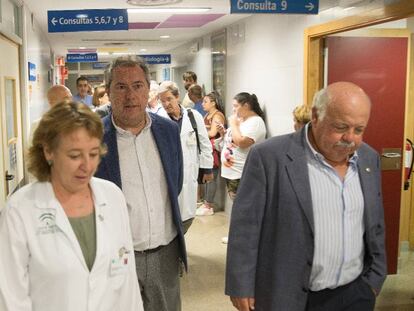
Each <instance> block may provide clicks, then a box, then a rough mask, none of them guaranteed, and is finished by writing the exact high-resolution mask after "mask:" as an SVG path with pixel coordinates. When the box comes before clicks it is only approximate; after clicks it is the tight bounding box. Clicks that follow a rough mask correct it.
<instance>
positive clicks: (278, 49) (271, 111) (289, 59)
mask: <svg viewBox="0 0 414 311" xmlns="http://www.w3.org/2000/svg"><path fill="white" fill-rule="evenodd" d="M306 20H307V18H306V17H305V18H304V17H302V16H287V15H277V16H276V15H256V16H253V17H250V18H247V19H245V20H244V27H243V25H241V27H239V28H244V35H245V38H244V40H243V38H242V39H241V40H240V42H234V40H232V39H231V36H232V35H233V34H232V31H231V27H230V28H229V29H228V43H227V79H226V81H227V91H226V94H227V98H226V105H227V106H226V111H231V102H232V98H233V97H234V95H236V94H237V93H240V92H249V93H254V94H256V95H257V97H258V99H259V103H260V104H261V106H262V108H263V109H264V110H265V112H266V119H267V120H266V121H267V127H268V131H269V134H270V135H271V136H274V135H278V134H283V133H287V132H291V131H292V130H293V122H292V110H293V108H294V107H295V106H296V105H298V104H301V103H302V102H301V101H302V89H303V29H304V28H305V26H306ZM240 23H243V22H240ZM240 23H239V24H240ZM241 35H242V34H241Z"/></svg>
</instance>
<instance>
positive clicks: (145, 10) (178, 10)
mask: <svg viewBox="0 0 414 311" xmlns="http://www.w3.org/2000/svg"><path fill="white" fill-rule="evenodd" d="M210 10H211V8H204V7H194V8H188V7H176V8H133V9H127V11H128V13H202V12H207V11H210Z"/></svg>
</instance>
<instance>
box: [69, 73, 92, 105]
mask: <svg viewBox="0 0 414 311" xmlns="http://www.w3.org/2000/svg"><path fill="white" fill-rule="evenodd" d="M88 85H89V82H88V79H87V78H86V77H84V76H80V77H79V78H77V79H76V88H77V90H78V94H76V95H75V96H73V101H75V102H80V103H84V104H85V105H87V106H89V107H90V108H92V106H93V105H92V95H89V94H88V89H89V86H88Z"/></svg>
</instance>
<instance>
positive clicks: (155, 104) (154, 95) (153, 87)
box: [147, 80, 169, 118]
mask: <svg viewBox="0 0 414 311" xmlns="http://www.w3.org/2000/svg"><path fill="white" fill-rule="evenodd" d="M158 88H159V85H158V83H157V81H154V80H151V82H150V91H149V95H148V107H147V111H148V112H152V113H155V114H157V115H159V116H161V117H164V118H169V117H168V113H167V112H166V111H165V109H164V107H163V106H162V105H161V103H160V101H159V99H158Z"/></svg>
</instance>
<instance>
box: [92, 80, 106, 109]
mask: <svg viewBox="0 0 414 311" xmlns="http://www.w3.org/2000/svg"><path fill="white" fill-rule="evenodd" d="M105 94H106V88H105V86H104V85H99V86H97V87H95V90H94V92H93V97H92V104H93V105H94V106H95V107H99V105H100V104H101V103H100V101H99V99H101V98H102V97H104V96H105Z"/></svg>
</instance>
